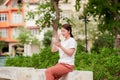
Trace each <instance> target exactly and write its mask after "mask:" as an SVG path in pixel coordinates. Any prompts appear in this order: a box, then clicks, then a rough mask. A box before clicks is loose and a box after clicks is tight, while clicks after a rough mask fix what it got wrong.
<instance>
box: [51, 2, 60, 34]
mask: <svg viewBox="0 0 120 80" xmlns="http://www.w3.org/2000/svg"><path fill="white" fill-rule="evenodd" d="M51 3H52V4H53V6H54V9H55V12H56V19H55V20H54V21H52V26H53V36H55V35H58V27H59V20H60V11H59V5H58V3H59V0H51Z"/></svg>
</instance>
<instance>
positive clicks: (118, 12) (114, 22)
mask: <svg viewBox="0 0 120 80" xmlns="http://www.w3.org/2000/svg"><path fill="white" fill-rule="evenodd" d="M85 13H86V14H92V15H93V16H94V17H98V21H99V23H98V28H99V30H100V31H101V32H103V33H104V32H106V31H109V32H111V33H112V34H113V35H115V36H117V34H119V33H120V1H119V0H89V2H88V4H87V6H86V9H85Z"/></svg>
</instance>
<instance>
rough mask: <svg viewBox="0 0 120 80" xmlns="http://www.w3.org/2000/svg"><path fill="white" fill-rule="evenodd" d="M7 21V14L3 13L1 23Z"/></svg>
mask: <svg viewBox="0 0 120 80" xmlns="http://www.w3.org/2000/svg"><path fill="white" fill-rule="evenodd" d="M5 21H7V14H5V13H3V14H0V22H5Z"/></svg>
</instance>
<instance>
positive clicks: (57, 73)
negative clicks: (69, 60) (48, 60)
mask: <svg viewBox="0 0 120 80" xmlns="http://www.w3.org/2000/svg"><path fill="white" fill-rule="evenodd" d="M73 69H74V66H72V65H69V64H65V63H58V64H56V65H55V66H52V67H50V68H48V69H47V70H46V71H45V74H46V80H58V79H59V78H60V77H61V76H63V75H65V74H67V73H68V72H71V71H73Z"/></svg>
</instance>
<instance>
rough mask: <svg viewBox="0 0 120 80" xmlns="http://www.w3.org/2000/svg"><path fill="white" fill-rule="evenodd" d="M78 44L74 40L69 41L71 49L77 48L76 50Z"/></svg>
mask: <svg viewBox="0 0 120 80" xmlns="http://www.w3.org/2000/svg"><path fill="white" fill-rule="evenodd" d="M76 46H77V43H76V41H75V40H74V39H73V38H72V39H70V41H69V48H75V49H76Z"/></svg>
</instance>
